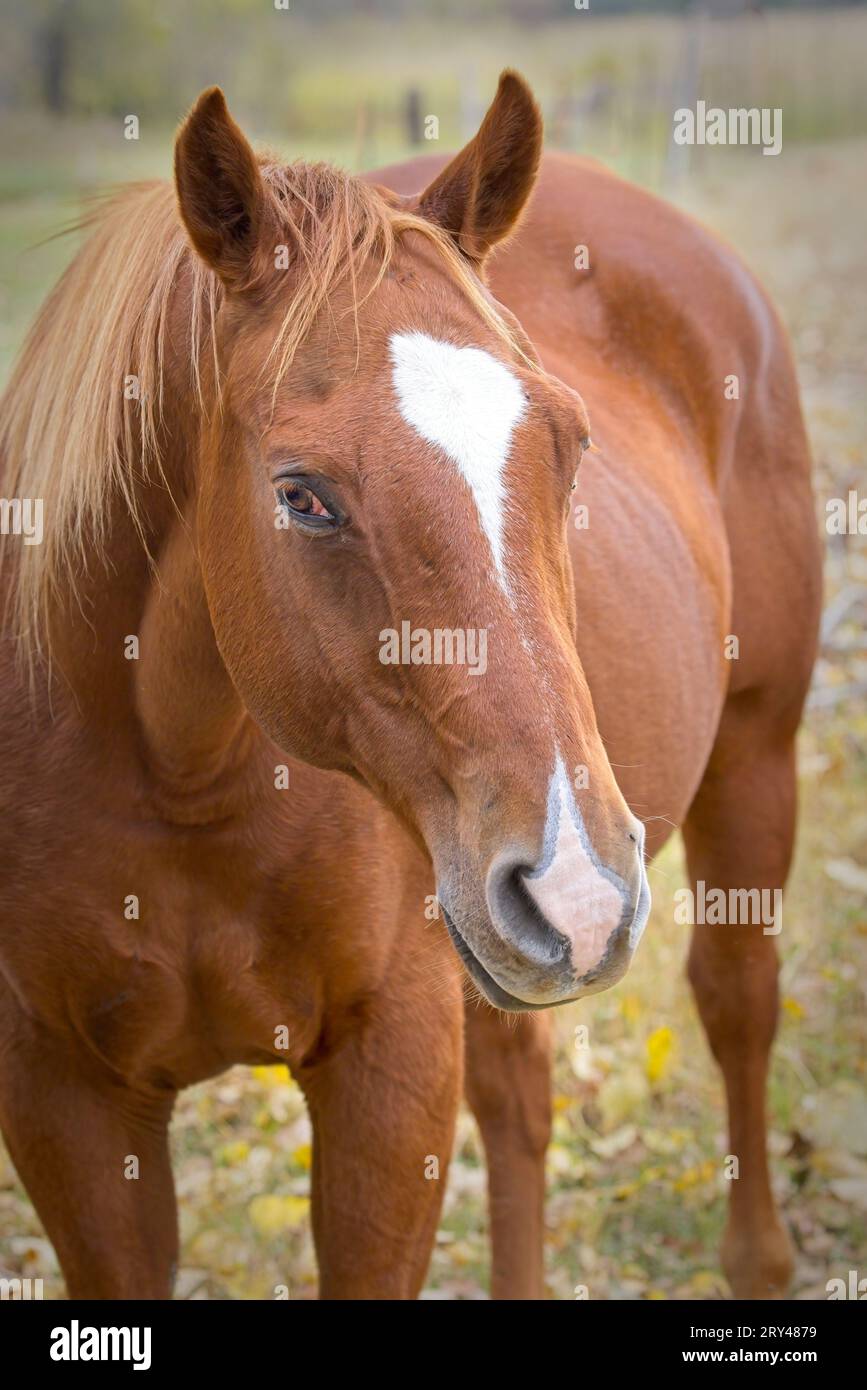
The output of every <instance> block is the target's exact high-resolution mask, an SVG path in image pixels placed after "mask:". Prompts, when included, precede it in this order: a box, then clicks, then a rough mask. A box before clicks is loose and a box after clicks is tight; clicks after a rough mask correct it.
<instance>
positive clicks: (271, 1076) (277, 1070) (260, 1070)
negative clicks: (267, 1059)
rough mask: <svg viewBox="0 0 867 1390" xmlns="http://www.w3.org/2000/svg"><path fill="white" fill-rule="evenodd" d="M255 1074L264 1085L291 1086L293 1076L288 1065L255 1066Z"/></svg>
mask: <svg viewBox="0 0 867 1390" xmlns="http://www.w3.org/2000/svg"><path fill="white" fill-rule="evenodd" d="M253 1075H254V1076H255V1078H256V1080H257V1081H258V1082H260V1083H261V1085H263V1086H291V1085H292V1084H293V1082H292V1077H291V1076H290V1074H289V1068H288V1067H286V1066H282V1067H281V1066H276V1067H254V1068H253Z"/></svg>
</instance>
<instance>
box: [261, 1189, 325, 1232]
mask: <svg viewBox="0 0 867 1390" xmlns="http://www.w3.org/2000/svg"><path fill="white" fill-rule="evenodd" d="M309 1209H310V1202H309V1200H308V1199H307V1198H306V1197H292V1196H286V1197H279V1196H277V1194H276V1193H268V1194H265V1195H263V1196H261V1197H254V1198H253V1200H252V1202H251V1203H250V1206H249V1207H248V1211H249V1213H250V1220H251V1221H252V1223H253V1225H254V1226H255V1227H256V1230H257V1231H258V1232H259V1234H260V1235H263V1236H276V1235H280V1234H281V1233H282V1232H283V1231H294V1230H297V1228H298V1227H299V1226H303V1224H304V1222H305V1221H306V1220H307V1213H308V1211H309Z"/></svg>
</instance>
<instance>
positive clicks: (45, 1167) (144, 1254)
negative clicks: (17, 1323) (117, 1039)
mask: <svg viewBox="0 0 867 1390" xmlns="http://www.w3.org/2000/svg"><path fill="white" fill-rule="evenodd" d="M0 1038H2V1043H0V1128H2V1132H3V1136H4V1138H5V1140H6V1144H7V1147H8V1149H9V1153H10V1154H11V1156H12V1161H13V1163H14V1164H15V1167H16V1168H17V1170H18V1174H19V1176H20V1178H21V1181H22V1182H23V1183H24V1186H25V1187H26V1189H27V1192H28V1194H29V1195H30V1198H31V1200H32V1202H33V1205H34V1206H35V1208H36V1211H37V1213H38V1214H39V1217H40V1219H41V1221H42V1224H43V1225H44V1227H45V1230H46V1232H47V1234H48V1237H49V1239H50V1240H51V1242H52V1244H53V1245H54V1248H55V1250H56V1252H57V1258H58V1260H59V1261H60V1266H61V1269H62V1270H63V1274H64V1277H65V1279H66V1285H67V1289H68V1291H69V1297H70V1298H94V1299H116V1298H170V1297H171V1288H172V1280H173V1277H174V1268H175V1264H176V1260H177V1216H176V1209H175V1198H174V1186H173V1183H172V1174H171V1167H170V1164H169V1154H168V1142H167V1127H168V1121H169V1116H170V1114H171V1109H172V1102H173V1095H168V1094H163V1093H159V1092H151V1093H144V1092H139V1091H133V1090H131V1089H130V1088H129V1087H127V1086H124V1085H123V1084H121V1083H119V1082H118V1081H117V1080H115V1079H114V1078H113V1077H112V1076H111V1075H110V1074H108V1073H106V1072H105V1071H104V1070H103V1069H102V1068H101V1066H100V1064H99V1063H97V1062H96V1061H95V1059H93V1060H92V1059H91V1058H90V1056H89V1054H87V1053H86V1052H85V1051H84V1049H78V1048H76V1046H75V1042H74V1040H73V1039H72V1038H67V1039H64V1040H61V1039H59V1038H57V1037H55V1036H53V1035H49V1034H47V1033H43V1032H42V1030H41V1029H39V1028H38V1027H37V1026H35V1025H33V1024H32V1023H31V1022H30V1020H28V1019H25V1018H24V1017H23V1016H17V1017H14V1018H13V1017H12V1014H11V1013H9V1014H5V1015H4V1017H3V1026H2V1030H0Z"/></svg>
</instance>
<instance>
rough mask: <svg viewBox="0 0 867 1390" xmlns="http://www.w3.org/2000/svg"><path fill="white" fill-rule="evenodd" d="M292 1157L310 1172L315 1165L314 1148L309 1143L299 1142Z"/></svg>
mask: <svg viewBox="0 0 867 1390" xmlns="http://www.w3.org/2000/svg"><path fill="white" fill-rule="evenodd" d="M292 1157H293V1159H294V1160H295V1162H296V1163H300V1165H301V1167H302V1168H305V1169H306V1170H307V1172H308V1173H309V1172H310V1169H311V1168H312V1167H313V1149H312V1148H311V1146H310V1145H309V1144H299V1145H298V1148H297V1149H296V1150H295V1152H294V1153H293V1155H292Z"/></svg>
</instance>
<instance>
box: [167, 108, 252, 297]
mask: <svg viewBox="0 0 867 1390" xmlns="http://www.w3.org/2000/svg"><path fill="white" fill-rule="evenodd" d="M175 186H176V188H177V193H178V205H179V207H180V212H181V218H182V219H183V223H184V226H185V227H186V229H187V231H188V232H189V235H190V240H191V241H192V243H193V246H194V247H195V249H196V251H197V252H198V253H199V255H200V256H201V258H202V260H203V261H205V262H206V264H207V265H209V266H210V267H211V269H212V270H215V271H216V273H217V274H218V275H219V277H220V279H221V280H222V281H223V283H224V285H225V286H226V288H227V289H230V290H241V289H244V288H246V287H248V286H249V285H250V283H251V282H252V281H253V280H254V279H255V278H256V266H255V261H256V252H257V248H258V246H259V241H260V236H261V232H262V225H263V222H264V220H265V213H266V208H267V205H268V196H267V190H266V188H265V184H264V182H263V180H262V175H261V173H260V172H259V165H258V162H257V160H256V156H255V155H254V153H253V151H252V149H251V148H250V145H249V143H248V141H247V139H246V138H245V136H244V134H243V132H242V131H241V129H240V128H239V126H237V125H236V124H235V122H234V121H233V120H232V117H231V116H230V115H229V108H228V107H227V105H226V98H225V97H224V96H223V93H222V92H221V90H220V88H219V87H209V88H208V90H207V91H204V92H202V94H201V96H200V97H199V99H198V101H197V102H196V104H195V106H194V107H193V109H192V111H191V112H190V114H189V115H188V116H187V119H186V120H185V121H184V124H183V125H182V127H181V130H180V133H179V135H178V138H177V141H176V142H175Z"/></svg>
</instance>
